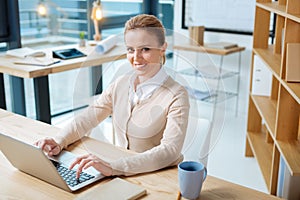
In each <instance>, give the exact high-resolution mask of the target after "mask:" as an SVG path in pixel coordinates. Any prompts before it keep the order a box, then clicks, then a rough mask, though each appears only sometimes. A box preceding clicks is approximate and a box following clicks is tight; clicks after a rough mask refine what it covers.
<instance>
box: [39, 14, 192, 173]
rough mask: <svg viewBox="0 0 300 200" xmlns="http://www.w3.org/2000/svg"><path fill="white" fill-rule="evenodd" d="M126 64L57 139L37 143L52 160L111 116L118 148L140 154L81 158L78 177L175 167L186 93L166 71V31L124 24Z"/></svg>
mask: <svg viewBox="0 0 300 200" xmlns="http://www.w3.org/2000/svg"><path fill="white" fill-rule="evenodd" d="M124 40H125V45H126V48H127V59H128V61H129V63H130V64H131V66H132V68H133V73H132V74H130V75H129V74H126V75H124V76H121V77H120V78H118V79H117V80H115V81H114V82H113V83H112V84H111V85H109V87H108V88H107V89H105V90H104V91H103V93H102V94H101V95H100V97H99V98H98V99H97V100H96V101H95V102H94V103H93V104H92V105H90V106H89V107H88V108H87V109H86V110H85V111H83V112H82V113H81V114H80V115H78V116H77V117H76V118H75V119H74V120H73V121H72V122H71V123H70V124H69V125H67V126H66V127H65V128H64V129H63V130H62V131H61V132H60V133H59V134H58V135H57V136H56V137H55V138H46V139H42V140H39V141H37V142H36V145H37V146H39V147H40V148H42V149H43V150H44V151H45V152H46V153H48V154H49V155H57V154H59V153H60V151H61V150H62V149H63V148H65V147H66V146H67V145H69V144H71V143H73V142H75V141H77V140H79V139H80V138H81V137H83V136H84V135H85V134H86V133H88V132H90V131H91V130H92V129H93V128H94V127H96V126H97V125H98V124H99V123H100V122H102V121H103V120H104V119H105V118H107V117H108V116H110V115H111V116H112V122H113V128H114V132H115V134H116V140H117V144H118V145H119V146H121V147H123V148H125V149H130V150H133V151H135V152H138V154H136V155H134V156H130V157H124V158H121V159H118V160H115V161H113V162H110V163H108V162H106V161H104V160H101V159H100V158H98V157H97V156H95V155H93V154H88V155H84V156H81V157H78V158H77V159H76V160H75V161H74V163H73V164H72V165H71V166H70V168H73V167H74V166H75V165H78V169H77V177H78V176H79V174H80V172H81V171H82V170H83V169H86V168H88V167H91V166H92V167H94V168H95V169H96V170H98V171H100V172H101V173H102V174H104V175H106V176H111V175H126V176H128V175H133V174H138V173H144V172H151V171H155V170H158V169H161V168H164V167H167V166H172V165H177V164H178V163H179V162H181V161H182V160H183V156H182V154H181V149H182V146H183V142H184V138H185V134H186V129H187V123H188V114H189V100H188V94H187V92H186V90H185V89H184V87H182V86H181V85H180V84H178V83H177V82H175V81H174V80H173V79H172V78H171V77H170V76H169V75H168V74H167V73H166V72H165V70H164V67H163V64H164V63H165V52H166V49H167V43H166V41H165V30H164V27H163V25H162V24H161V22H160V21H159V20H158V19H157V18H156V17H154V16H152V15H146V14H142V15H138V16H135V17H133V18H131V19H130V20H128V21H127V22H126V24H125V31H124Z"/></svg>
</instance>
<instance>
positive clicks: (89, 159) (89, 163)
mask: <svg viewBox="0 0 300 200" xmlns="http://www.w3.org/2000/svg"><path fill="white" fill-rule="evenodd" d="M77 164H78V168H77V172H76V178H79V176H80V173H81V172H82V170H84V169H87V168H89V167H94V168H95V169H96V170H97V171H99V172H101V173H102V174H103V175H105V176H111V175H112V168H111V166H110V164H109V163H107V162H105V161H103V160H101V159H100V158H98V157H97V156H95V155H93V154H87V155H84V156H80V157H78V158H76V160H75V161H74V162H73V163H72V164H71V166H70V167H69V168H70V169H72V168H73V167H74V166H75V165H77Z"/></svg>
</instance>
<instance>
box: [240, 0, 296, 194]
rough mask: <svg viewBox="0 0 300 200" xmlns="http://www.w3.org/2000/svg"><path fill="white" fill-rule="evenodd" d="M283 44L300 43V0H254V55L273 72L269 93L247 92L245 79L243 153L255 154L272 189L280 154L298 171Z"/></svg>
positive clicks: (291, 91) (292, 85)
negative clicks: (246, 99) (246, 104)
mask: <svg viewBox="0 0 300 200" xmlns="http://www.w3.org/2000/svg"><path fill="white" fill-rule="evenodd" d="M273 14H275V15H276V28H275V40H274V41H275V42H274V44H270V40H269V29H270V21H271V16H272V15H273ZM288 43H300V1H299V0H278V1H276V2H275V1H272V0H256V11H255V25H254V33H253V51H252V64H251V69H252V70H251V82H252V79H253V68H254V66H253V65H254V57H255V56H258V57H259V58H260V59H261V60H262V61H263V63H264V64H265V65H266V66H267V67H268V68H269V70H270V71H271V73H272V89H271V92H270V95H269V96H258V95H255V94H252V85H251V84H250V96H249V109H248V124H247V138H246V151H245V154H246V156H254V157H255V158H256V159H257V161H258V164H259V166H260V169H261V172H262V174H263V177H264V179H265V182H266V185H267V187H268V190H269V192H270V193H271V194H274V195H276V194H277V187H278V177H279V165H280V157H281V158H283V160H284V162H285V165H286V167H287V169H288V170H289V172H290V175H291V176H300V83H290V82H286V80H285V77H286V53H287V44H288Z"/></svg>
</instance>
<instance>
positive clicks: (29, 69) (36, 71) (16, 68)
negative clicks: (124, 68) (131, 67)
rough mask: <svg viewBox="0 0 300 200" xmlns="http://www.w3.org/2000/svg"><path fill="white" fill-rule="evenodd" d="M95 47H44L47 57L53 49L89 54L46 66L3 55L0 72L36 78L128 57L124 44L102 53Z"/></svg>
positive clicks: (0, 57)
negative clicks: (24, 62) (27, 63)
mask: <svg viewBox="0 0 300 200" xmlns="http://www.w3.org/2000/svg"><path fill="white" fill-rule="evenodd" d="M95 47H96V46H89V45H87V46H86V47H79V46H78V44H74V45H64V46H59V47H54V48H47V49H42V50H41V51H43V52H45V53H46V57H52V51H53V50H60V49H68V48H76V49H78V50H79V51H81V52H83V53H84V54H86V55H87V56H86V57H80V58H73V59H69V60H61V62H59V63H57V64H53V65H50V66H46V67H40V66H32V65H18V64H14V61H16V60H20V59H21V58H17V57H13V56H8V55H1V56H0V60H1V62H0V73H5V74H9V75H14V76H18V77H22V78H36V77H40V76H46V75H49V74H53V73H58V72H63V71H68V70H72V69H77V68H81V67H91V66H97V65H100V64H103V63H105V62H112V61H115V60H119V59H123V58H126V48H125V46H124V45H122V44H119V45H116V46H115V47H114V48H113V49H111V50H109V51H108V52H106V53H105V54H102V55H101V54H98V53H96V52H95V51H94V49H95Z"/></svg>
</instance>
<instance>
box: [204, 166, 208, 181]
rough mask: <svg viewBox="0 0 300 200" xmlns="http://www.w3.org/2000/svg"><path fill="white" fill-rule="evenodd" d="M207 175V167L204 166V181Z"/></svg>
mask: <svg viewBox="0 0 300 200" xmlns="http://www.w3.org/2000/svg"><path fill="white" fill-rule="evenodd" d="M206 176H207V169H206V167H204V174H203V181H205V179H206Z"/></svg>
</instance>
